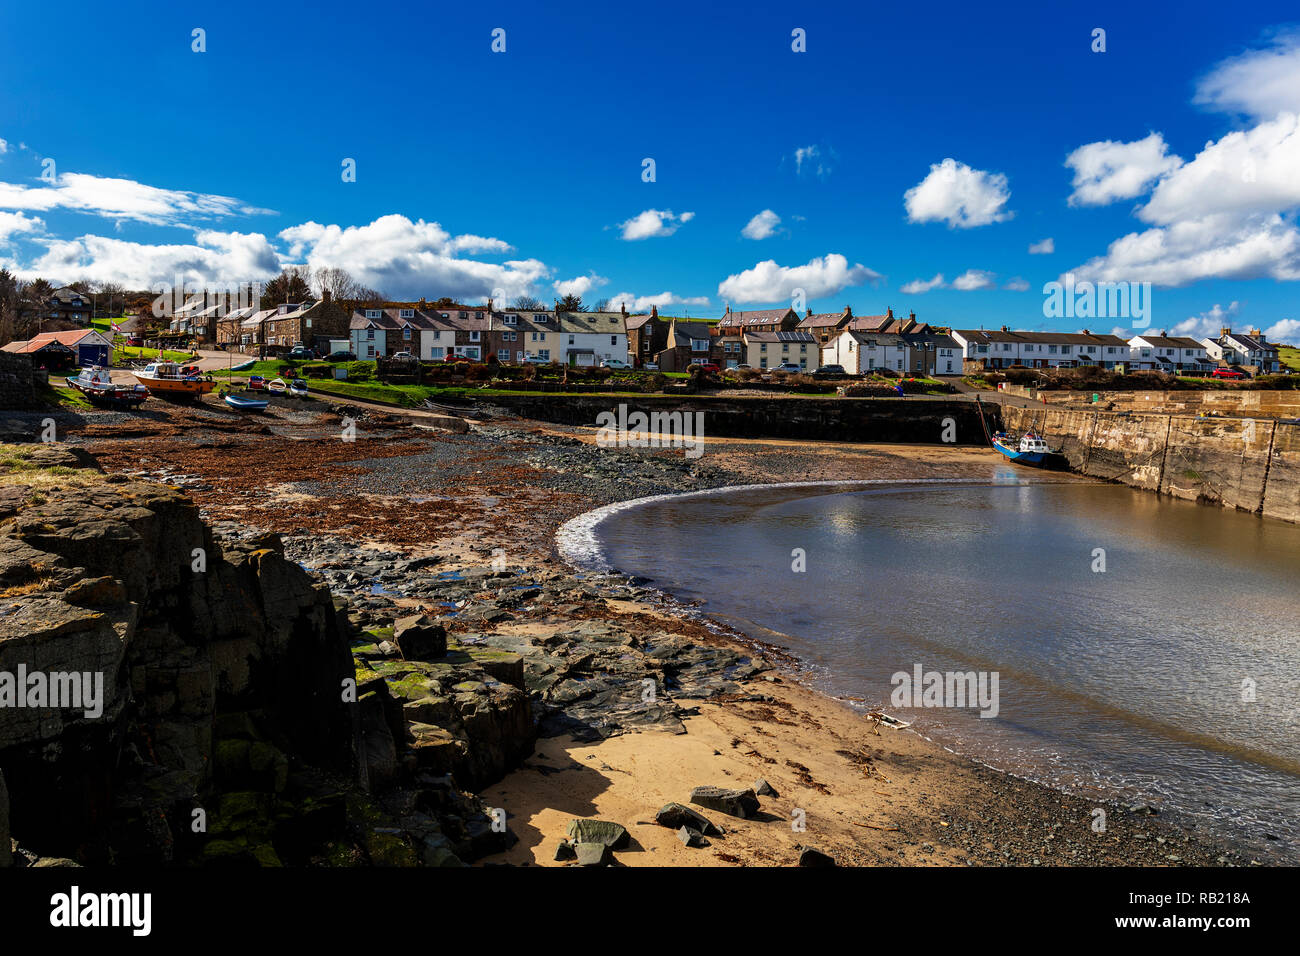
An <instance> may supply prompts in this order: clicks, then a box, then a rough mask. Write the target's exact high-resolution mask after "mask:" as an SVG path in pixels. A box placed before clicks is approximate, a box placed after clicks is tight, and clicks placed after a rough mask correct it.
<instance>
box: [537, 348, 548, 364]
mask: <svg viewBox="0 0 1300 956" xmlns="http://www.w3.org/2000/svg"><path fill="white" fill-rule="evenodd" d="M537 357H538V358H539V359H541V360H542V361H543V362H549V361H550V360H551V350H550V349H538V350H537Z"/></svg>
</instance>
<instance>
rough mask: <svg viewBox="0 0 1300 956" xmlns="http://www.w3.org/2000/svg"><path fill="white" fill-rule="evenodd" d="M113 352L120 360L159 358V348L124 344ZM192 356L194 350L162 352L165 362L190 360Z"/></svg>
mask: <svg viewBox="0 0 1300 956" xmlns="http://www.w3.org/2000/svg"><path fill="white" fill-rule="evenodd" d="M113 354H114V356H115V357H116V358H117V359H118V360H119V361H120V360H123V359H131V360H135V359H157V358H158V349H146V348H137V347H134V346H133V347H127V346H122V347H121V348H115V349H113ZM192 357H193V353H192V352H172V351H170V350H164V351H163V353H162V360H163V361H164V362H188V361H190V360H191V358H192Z"/></svg>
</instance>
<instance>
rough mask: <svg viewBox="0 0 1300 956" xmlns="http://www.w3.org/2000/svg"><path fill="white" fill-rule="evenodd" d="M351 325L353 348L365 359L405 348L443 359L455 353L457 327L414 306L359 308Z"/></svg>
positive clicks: (422, 356) (428, 357)
mask: <svg viewBox="0 0 1300 956" xmlns="http://www.w3.org/2000/svg"><path fill="white" fill-rule="evenodd" d="M348 325H349V327H348V343H349V345H350V348H351V351H352V353H353V354H354V355H356V357H357V358H358V359H360V360H362V361H368V360H373V359H377V358H391V357H392V356H394V355H399V354H401V353H403V352H405V353H409V354H411V355H414V356H416V357H417V358H420V359H423V360H424V361H427V362H440V361H443V360H444V359H446V358H447V356H448V355H453V354H455V348H456V327H455V326H454V325H452V323H451V322H449V321H446V320H443V319H442V318H441V317H440V316H439V315H438V314H437V313H433V314H429V313H425V312H421V311H420V310H419V309H415V308H396V309H380V308H375V309H360V310H358V311H356V312H353V313H352V319H351V320H350V322H349V324H348Z"/></svg>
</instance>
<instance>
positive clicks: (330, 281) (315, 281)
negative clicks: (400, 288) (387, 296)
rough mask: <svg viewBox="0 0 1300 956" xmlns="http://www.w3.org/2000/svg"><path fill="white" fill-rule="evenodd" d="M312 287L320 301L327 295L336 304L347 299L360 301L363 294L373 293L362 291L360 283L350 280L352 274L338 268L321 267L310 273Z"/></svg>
mask: <svg viewBox="0 0 1300 956" xmlns="http://www.w3.org/2000/svg"><path fill="white" fill-rule="evenodd" d="M312 285H313V286H314V287H315V289H316V293H317V295H319V296H320V297H321V298H322V299H323V298H325V296H326V295H328V296H329V297H330V298H332V299H334V300H335V301H336V302H337V301H340V300H347V299H361V298H364V296H363V295H362V294H361V293H363V292H368V291H373V290H368V289H363V288H362V286H361V283H359V282H358V281H357V280H356V279H354V278H352V274H351V273H350V272H348V270H347V269H343V268H340V267H339V266H329V267H326V266H321V267H320V268H319V269H317V270H316V271H315V272H313V273H312Z"/></svg>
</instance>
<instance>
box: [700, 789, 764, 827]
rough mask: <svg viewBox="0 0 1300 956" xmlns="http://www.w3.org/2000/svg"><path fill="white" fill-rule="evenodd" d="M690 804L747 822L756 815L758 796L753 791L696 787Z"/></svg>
mask: <svg viewBox="0 0 1300 956" xmlns="http://www.w3.org/2000/svg"><path fill="white" fill-rule="evenodd" d="M691 803H693V804H695V805H696V806H699V807H705V808H707V809H709V810H717V811H718V812H719V813H725V814H727V815H728V816H733V817H740V818H741V819H742V820H748V819H749V818H750V817H753V816H756V815H757V814H758V795H757V794H756V793H754V791H753V790H727V789H725V788H723V787H696V788H695V789H694V790H692V791H691Z"/></svg>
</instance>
